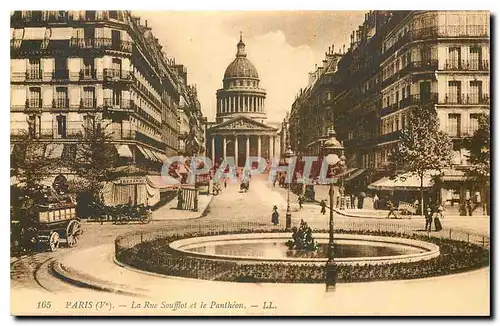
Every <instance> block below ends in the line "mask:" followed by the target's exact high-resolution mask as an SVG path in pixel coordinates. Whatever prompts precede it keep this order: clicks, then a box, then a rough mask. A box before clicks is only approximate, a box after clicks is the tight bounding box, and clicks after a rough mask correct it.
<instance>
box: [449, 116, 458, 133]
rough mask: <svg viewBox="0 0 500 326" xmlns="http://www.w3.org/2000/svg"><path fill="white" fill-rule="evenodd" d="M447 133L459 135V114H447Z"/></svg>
mask: <svg viewBox="0 0 500 326" xmlns="http://www.w3.org/2000/svg"><path fill="white" fill-rule="evenodd" d="M448 134H449V135H450V136H455V137H459V136H460V114H455V113H453V114H452V113H450V114H448Z"/></svg>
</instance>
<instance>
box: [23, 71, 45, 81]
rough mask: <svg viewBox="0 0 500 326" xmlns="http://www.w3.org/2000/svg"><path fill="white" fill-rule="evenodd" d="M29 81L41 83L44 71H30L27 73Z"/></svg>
mask: <svg viewBox="0 0 500 326" xmlns="http://www.w3.org/2000/svg"><path fill="white" fill-rule="evenodd" d="M26 80H27V81H40V80H42V70H39V69H30V70H27V71H26Z"/></svg>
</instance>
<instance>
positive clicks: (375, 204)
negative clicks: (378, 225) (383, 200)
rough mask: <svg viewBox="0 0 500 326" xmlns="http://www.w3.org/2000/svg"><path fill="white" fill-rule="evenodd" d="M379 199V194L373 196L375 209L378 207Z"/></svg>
mask: <svg viewBox="0 0 500 326" xmlns="http://www.w3.org/2000/svg"><path fill="white" fill-rule="evenodd" d="M378 201H379V198H378V195H377V194H375V196H373V209H375V210H377V209H378Z"/></svg>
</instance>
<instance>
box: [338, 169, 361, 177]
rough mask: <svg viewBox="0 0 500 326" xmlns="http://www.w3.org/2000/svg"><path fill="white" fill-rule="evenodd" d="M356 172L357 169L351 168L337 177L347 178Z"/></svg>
mask: <svg viewBox="0 0 500 326" xmlns="http://www.w3.org/2000/svg"><path fill="white" fill-rule="evenodd" d="M356 170H357V168H350V169H347V170H345V171H344V172H342V173H340V174H338V175H337V177H338V178H340V177H347V176H349V174H350V173H352V172H354V171H356Z"/></svg>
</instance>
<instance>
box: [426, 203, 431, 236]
mask: <svg viewBox="0 0 500 326" xmlns="http://www.w3.org/2000/svg"><path fill="white" fill-rule="evenodd" d="M431 228H432V209H431V208H430V207H427V211H426V214H425V231H431Z"/></svg>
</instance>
